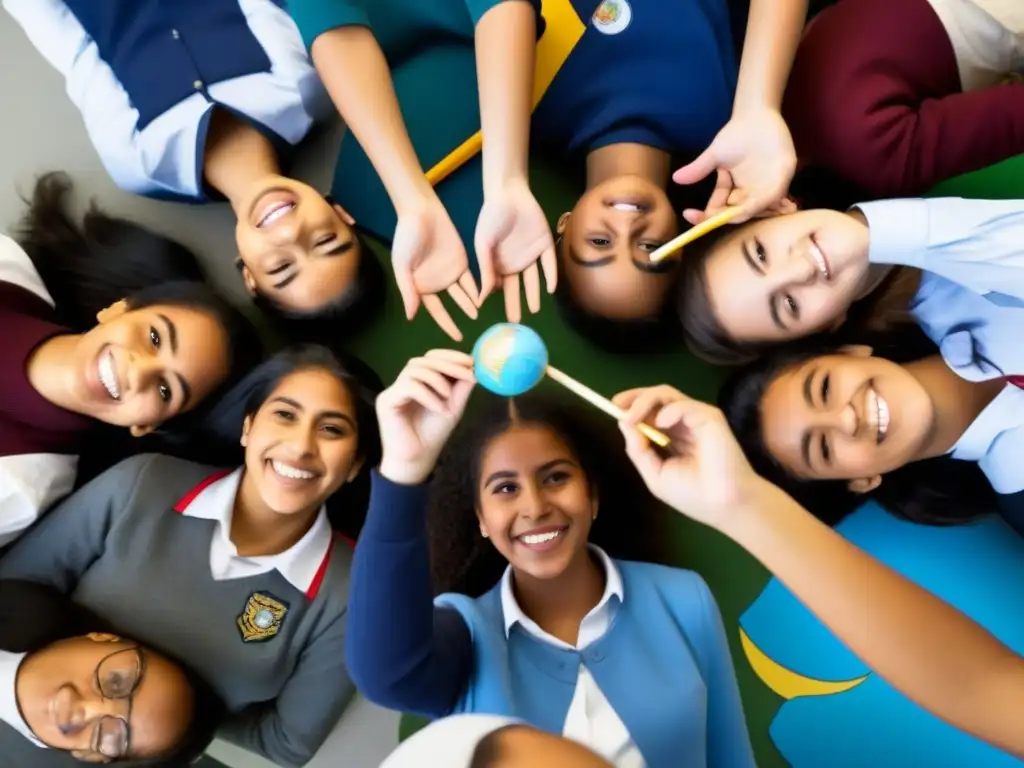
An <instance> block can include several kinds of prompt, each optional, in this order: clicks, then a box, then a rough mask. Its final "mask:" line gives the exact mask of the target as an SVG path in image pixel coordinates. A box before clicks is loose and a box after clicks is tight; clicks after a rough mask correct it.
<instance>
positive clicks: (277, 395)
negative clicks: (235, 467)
mask: <svg viewBox="0 0 1024 768" xmlns="http://www.w3.org/2000/svg"><path fill="white" fill-rule="evenodd" d="M242 445H244V446H245V478H246V479H245V482H247V483H250V482H251V483H254V484H255V488H256V492H257V493H258V495H259V497H260V498H261V499H262V500H263V502H264V503H265V504H266V505H267V506H268V507H269V508H270V509H272V510H273V511H274V512H276V513H278V514H281V515H293V514H299V513H302V512H307V511H310V510H314V509H319V508H320V506H321V505H323V503H324V502H325V501H327V499H328V498H329V497H330V496H331V495H332V494H333V493H334V492H335V491H337V490H338V489H339V488H340V487H341V486H342V485H343V484H344V483H346V482H349V481H351V480H353V479H355V477H356V475H358V474H359V470H360V469H361V468H362V459H361V458H360V457H359V429H358V423H357V421H356V408H355V404H354V403H353V402H352V395H351V393H350V392H349V389H348V387H347V386H345V384H344V383H342V382H341V381H340V380H339V379H338V378H337V377H336V376H334V375H333V374H331V373H329V372H328V371H326V370H323V369H319V368H312V369H308V370H303V371H297V372H295V373H292V374H290V375H288V376H286V377H285V378H284V379H282V380H281V382H280V383H279V384H278V385H277V387H276V388H275V389H274V391H273V392H271V393H270V396H269V397H268V398H267V399H266V401H265V402H264V403H263V405H262V406H261V407H260V409H259V410H258V411H257V412H256V413H255V414H254V415H252V416H249V417H247V418H246V420H245V425H244V427H243V434H242Z"/></svg>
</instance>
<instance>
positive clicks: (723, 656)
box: [692, 574, 757, 768]
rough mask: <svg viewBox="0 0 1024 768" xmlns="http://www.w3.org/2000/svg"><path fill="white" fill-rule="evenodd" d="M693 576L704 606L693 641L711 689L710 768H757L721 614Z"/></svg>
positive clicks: (700, 582) (713, 600)
mask: <svg viewBox="0 0 1024 768" xmlns="http://www.w3.org/2000/svg"><path fill="white" fill-rule="evenodd" d="M692 575H693V585H694V588H695V589H696V591H697V594H698V597H699V599H700V605H701V621H700V623H699V625H698V629H697V631H696V632H694V638H693V639H694V641H695V645H696V651H697V658H698V662H699V663H700V665H701V667H702V669H701V672H702V673H703V675H704V682H705V685H707V689H708V742H707V743H708V763H707V764H708V768H745V767H747V766H749V768H756V765H757V763H756V762H755V761H754V750H753V747H752V746H751V744H750V734H749V733H748V731H747V721H746V718H745V717H744V715H743V702H742V700H741V699H740V688H739V684H738V683H737V682H736V670H735V668H734V667H733V664H732V655H731V654H730V652H729V641H728V639H727V638H726V635H725V626H724V625H723V624H722V614H721V613H719V611H718V604H717V603H715V598H714V596H713V595H712V594H711V590H710V589H708V585H707V583H706V582H705V581H704V579H702V578H701V577H700V576H697V575H696V574H692Z"/></svg>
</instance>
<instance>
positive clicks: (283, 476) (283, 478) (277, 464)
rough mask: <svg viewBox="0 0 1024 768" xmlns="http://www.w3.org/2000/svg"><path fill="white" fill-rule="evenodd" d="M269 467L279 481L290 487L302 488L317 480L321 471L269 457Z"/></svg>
mask: <svg viewBox="0 0 1024 768" xmlns="http://www.w3.org/2000/svg"><path fill="white" fill-rule="evenodd" d="M267 467H268V468H269V469H270V472H271V473H272V474H273V475H274V477H275V478H277V480H278V482H280V483H281V484H282V485H284V486H287V487H289V488H301V487H304V486H306V485H307V484H309V483H313V482H316V481H317V480H318V479H319V478H320V473H319V472H317V471H316V470H314V469H310V468H308V467H301V466H298V465H296V464H292V463H290V462H287V461H281V460H280V459H268V460H267Z"/></svg>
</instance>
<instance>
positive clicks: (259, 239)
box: [235, 176, 362, 311]
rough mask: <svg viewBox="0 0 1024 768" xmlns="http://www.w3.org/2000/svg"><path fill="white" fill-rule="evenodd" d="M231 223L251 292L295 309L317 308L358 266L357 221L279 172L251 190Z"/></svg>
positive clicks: (336, 293)
mask: <svg viewBox="0 0 1024 768" xmlns="http://www.w3.org/2000/svg"><path fill="white" fill-rule="evenodd" d="M239 210H241V211H242V212H243V213H242V215H240V216H239V218H238V225H237V227H236V228H235V240H236V244H237V246H238V253H239V257H240V258H241V262H242V277H243V278H244V279H245V284H246V287H247V288H248V290H249V292H250V293H253V294H255V293H259V294H261V295H262V296H265V297H267V298H268V299H269V300H270V301H272V302H273V303H274V304H276V305H278V306H280V307H284V308H285V309H288V310H294V311H308V310H315V309H318V308H319V307H322V306H323V305H325V304H328V303H330V302H331V300H333V299H334V298H336V297H337V296H339V295H340V294H342V293H344V291H345V289H346V288H348V286H349V285H351V283H352V281H353V280H354V279H355V277H356V274H357V272H358V267H359V259H360V258H361V257H362V254H361V253H360V252H359V242H358V241H357V240H356V237H355V233H354V232H353V230H352V225H353V224H355V220H354V219H353V218H352V217H351V216H349V215H348V213H346V212H345V210H344V209H343V208H342V207H341V206H340V205H331V204H330V203H328V202H327V201H326V200H325V199H324V197H323V195H321V194H320V193H319V192H317V191H316V190H315V189H313V188H312V187H309V186H307V185H305V184H302V183H300V182H298V181H295V180H294V179H286V178H284V177H281V176H276V177H270V178H269V179H263V180H261V182H260V186H259V188H258V189H254V190H252V192H251V193H250V195H249V196H248V202H246V203H243V205H242V206H241V208H240V209H239Z"/></svg>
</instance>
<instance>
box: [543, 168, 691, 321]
mask: <svg viewBox="0 0 1024 768" xmlns="http://www.w3.org/2000/svg"><path fill="white" fill-rule="evenodd" d="M557 230H558V234H559V235H561V237H562V244H561V248H560V250H561V254H562V258H561V266H560V269H561V275H562V277H563V279H565V280H568V281H569V285H570V286H571V289H572V292H573V295H574V296H575V297H576V300H577V302H578V303H579V304H580V305H581V306H582V307H583V309H585V310H586V311H587V312H590V313H593V314H595V315H600V316H602V317H608V318H613V319H621V320H629V319H638V318H645V317H652V316H654V315H657V314H658V313H659V312H660V311H661V308H662V306H663V305H664V304H665V301H666V300H667V298H668V294H669V291H670V290H671V288H672V284H673V275H674V274H675V272H676V271H677V270H678V267H679V258H678V257H669V258H668V259H665V260H664V261H661V262H659V263H657V264H655V263H653V262H651V260H650V255H651V253H652V252H653V251H654V250H656V249H657V248H658V246H660V245H664V244H665V243H666V242H667V241H669V240H671V239H672V238H673V237H675V235H676V233H677V232H678V231H679V224H678V220H677V218H676V213H675V211H674V210H673V208H672V204H671V203H670V202H669V199H668V197H667V196H666V195H665V191H664V190H663V189H661V188H659V187H657V186H656V185H654V184H652V183H651V182H650V181H648V180H647V179H643V178H641V177H639V176H619V177H616V178H613V179H610V180H608V181H606V182H603V183H602V184H598V185H597V186H595V187H592V188H591V189H588V190H587V192H586V194H584V195H583V197H581V198H580V199H579V202H577V203H576V207H575V208H573V210H572V212H571V213H567V214H563V215H562V217H561V218H560V219H559V221H558V227H557Z"/></svg>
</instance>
